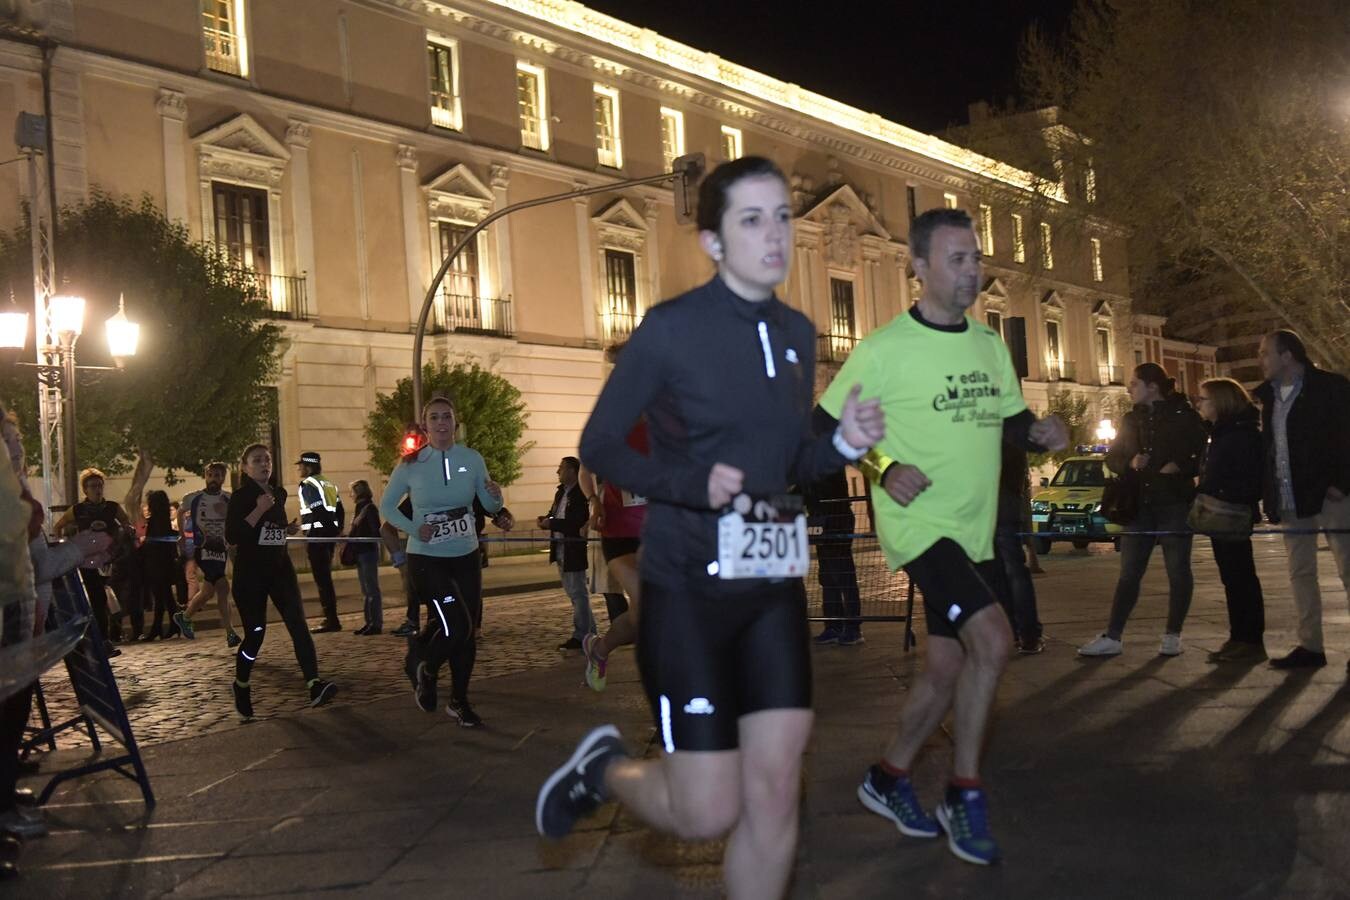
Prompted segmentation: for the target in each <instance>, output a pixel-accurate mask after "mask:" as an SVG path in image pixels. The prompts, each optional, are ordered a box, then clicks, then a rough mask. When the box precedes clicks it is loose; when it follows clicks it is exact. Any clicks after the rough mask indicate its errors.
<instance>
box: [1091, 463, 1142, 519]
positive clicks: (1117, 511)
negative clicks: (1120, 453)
mask: <svg viewBox="0 0 1350 900" xmlns="http://www.w3.org/2000/svg"><path fill="white" fill-rule="evenodd" d="M1142 488H1143V482H1142V481H1141V480H1140V478H1139V473H1138V472H1136V471H1135V470H1134V469H1126V470H1125V471H1124V472H1122V473H1120V474H1119V475H1117V476H1116V477H1115V478H1108V479H1107V481H1106V485H1105V486H1104V487H1103V488H1102V505H1101V509H1100V510H1099V511H1100V512H1101V514H1102V515H1103V516H1105V517H1106V520H1107V521H1108V522H1112V523H1114V524H1116V525H1129V524H1130V523H1131V522H1133V521H1134V520H1135V519H1137V518H1138V517H1139V494H1140V491H1141V490H1142Z"/></svg>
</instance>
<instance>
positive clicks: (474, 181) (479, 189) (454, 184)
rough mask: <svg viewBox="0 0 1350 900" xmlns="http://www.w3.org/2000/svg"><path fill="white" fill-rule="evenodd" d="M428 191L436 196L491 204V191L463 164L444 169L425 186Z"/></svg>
mask: <svg viewBox="0 0 1350 900" xmlns="http://www.w3.org/2000/svg"><path fill="white" fill-rule="evenodd" d="M425 187H426V189H427V190H428V191H435V192H436V193H438V194H450V195H452V196H455V197H467V198H468V199H471V200H481V201H483V202H486V203H491V202H492V199H493V197H492V191H490V190H489V189H488V187H487V185H485V184H483V182H481V181H479V180H478V177H477V176H476V175H474V174H473V172H472V171H471V170H470V169H469V167H468V166H466V165H464V163H459V164H458V165H455V166H452V167H450V168H449V169H446V170H445V171H444V172H442V173H441V174H440V175H437V176H436V177H435V178H433V179H432V180H431V181H429V182H428V183H427V184H426V185H425Z"/></svg>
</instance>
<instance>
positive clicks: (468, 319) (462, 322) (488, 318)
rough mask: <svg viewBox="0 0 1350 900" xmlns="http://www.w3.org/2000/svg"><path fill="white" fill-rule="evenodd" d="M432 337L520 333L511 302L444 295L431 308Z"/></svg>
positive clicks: (500, 335) (505, 335) (430, 329)
mask: <svg viewBox="0 0 1350 900" xmlns="http://www.w3.org/2000/svg"><path fill="white" fill-rule="evenodd" d="M427 330H428V331H429V332H430V333H431V334H446V333H448V332H452V331H453V332H455V333H456V334H486V335H492V336H494V337H510V336H511V335H513V334H515V333H516V323H515V319H514V318H513V317H512V315H511V301H510V300H509V299H508V300H500V299H497V298H495V297H472V296H469V295H467V294H441V295H440V296H439V297H437V298H436V302H435V303H434V304H432V307H431V321H430V322H429V323H428V326H427Z"/></svg>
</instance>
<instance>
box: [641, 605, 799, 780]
mask: <svg viewBox="0 0 1350 900" xmlns="http://www.w3.org/2000/svg"><path fill="white" fill-rule="evenodd" d="M809 639H810V634H809V631H808V626H807V622H806V591H805V589H804V588H803V587H802V583H801V581H800V580H799V579H794V580H791V581H787V582H777V583H765V584H764V586H763V587H762V588H756V589H754V590H750V591H747V592H745V593H741V594H736V595H734V596H730V597H728V596H708V595H706V594H705V595H700V594H699V593H698V592H697V591H690V590H689V589H688V588H683V589H680V590H678V591H675V590H671V589H669V588H666V587H662V586H661V585H659V584H655V583H652V582H649V581H644V582H642V616H641V618H640V619H639V620H638V641H637V656H638V668H639V670H640V671H641V673H642V686H643V688H644V689H645V690H646V692H647V700H648V702H650V703H651V705H652V713H653V715H654V716H655V718H656V727H657V730H658V731H659V732H660V735H661V741H662V744H663V746H664V747H665V750H666V752H667V753H671V752H674V751H676V750H734V749H736V747H737V746H738V745H739V734H738V729H739V720H740V717H741V716H744V715H748V714H749V713H753V712H759V711H761V710H766V709H810V708H811V655H810V648H809V643H808V642H809Z"/></svg>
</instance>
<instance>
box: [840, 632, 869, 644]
mask: <svg viewBox="0 0 1350 900" xmlns="http://www.w3.org/2000/svg"><path fill="white" fill-rule="evenodd" d="M862 643H866V638H864V637H863V636H862V632H861V631H848V630H845V631H841V632H839V646H840V647H856V646H858V645H859V644H862Z"/></svg>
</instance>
